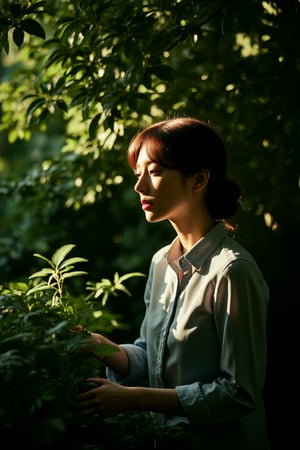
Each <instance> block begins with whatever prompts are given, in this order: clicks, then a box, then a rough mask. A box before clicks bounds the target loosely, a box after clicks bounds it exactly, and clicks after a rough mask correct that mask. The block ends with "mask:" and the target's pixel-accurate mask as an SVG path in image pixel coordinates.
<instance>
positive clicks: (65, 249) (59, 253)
mask: <svg viewBox="0 0 300 450" xmlns="http://www.w3.org/2000/svg"><path fill="white" fill-rule="evenodd" d="M74 247H75V244H66V245H63V246H62V247H60V248H59V249H58V250H56V252H54V253H53V255H52V258H51V260H52V262H53V264H54V265H55V266H56V267H58V266H59V265H60V264H61V263H62V261H63V260H64V259H65V257H66V256H67V254H68V253H70V251H71V250H72V249H73V248H74Z"/></svg>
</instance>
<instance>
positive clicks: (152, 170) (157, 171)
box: [135, 169, 161, 178]
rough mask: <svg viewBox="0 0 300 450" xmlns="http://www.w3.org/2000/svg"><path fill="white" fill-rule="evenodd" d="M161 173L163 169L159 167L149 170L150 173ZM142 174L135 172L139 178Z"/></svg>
mask: <svg viewBox="0 0 300 450" xmlns="http://www.w3.org/2000/svg"><path fill="white" fill-rule="evenodd" d="M160 173H161V171H160V170H159V169H151V170H149V174H150V175H159V174H160ZM140 175H141V174H140V173H136V174H135V176H136V178H139V177H140Z"/></svg>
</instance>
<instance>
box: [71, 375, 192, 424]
mask: <svg viewBox="0 0 300 450" xmlns="http://www.w3.org/2000/svg"><path fill="white" fill-rule="evenodd" d="M88 381H91V382H93V383H96V384H98V386H97V387H95V388H93V389H91V390H89V391H87V392H85V393H83V394H80V395H79V397H78V400H79V402H80V406H81V408H82V414H83V415H91V414H97V413H98V414H101V415H102V417H110V416H113V415H116V414H119V413H121V412H124V411H133V410H140V411H152V412H158V413H164V414H171V415H176V416H184V415H185V414H184V411H183V409H182V406H181V404H180V402H179V399H178V396H177V393H176V390H175V389H160V388H148V387H128V386H122V385H119V384H117V383H114V382H112V381H109V380H107V379H105V378H89V379H88Z"/></svg>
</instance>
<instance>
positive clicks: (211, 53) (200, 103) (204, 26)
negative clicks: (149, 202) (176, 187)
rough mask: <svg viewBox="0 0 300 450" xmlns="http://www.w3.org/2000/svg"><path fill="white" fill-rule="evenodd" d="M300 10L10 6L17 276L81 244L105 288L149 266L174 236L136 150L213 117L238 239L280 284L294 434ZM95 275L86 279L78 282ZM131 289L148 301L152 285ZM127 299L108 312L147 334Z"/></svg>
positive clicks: (291, 6)
mask: <svg viewBox="0 0 300 450" xmlns="http://www.w3.org/2000/svg"><path fill="white" fill-rule="evenodd" d="M299 14H300V8H299V0H284V1H283V0H272V1H271V0H244V1H238V0H227V1H226V0H201V2H199V1H198V0H153V1H151V2H149V1H148V0H128V1H126V2H124V1H122V0H98V1H97V2H91V1H90V0H72V1H71V0H45V1H38V0H2V1H1V8H0V52H1V53H0V54H1V59H0V103H1V111H0V115H1V121H0V148H1V150H0V175H1V176H0V200H1V201H0V270H1V278H2V281H3V282H4V281H6V282H13V281H16V282H20V280H21V282H25V283H26V277H25V275H24V268H26V270H28V269H29V271H30V272H31V273H32V272H35V271H37V270H38V264H37V263H36V261H38V262H39V258H38V259H34V260H32V258H31V256H32V253H33V252H34V251H35V252H37V253H39V254H45V253H48V252H49V249H51V248H59V247H61V246H62V245H63V243H65V242H76V246H77V248H78V249H79V251H80V252H82V254H83V252H84V254H86V255H87V256H88V258H87V259H88V261H87V262H86V265H87V266H88V273H90V274H91V275H92V276H91V278H92V279H99V278H100V281H99V282H98V283H100V284H98V287H97V283H94V284H92V285H90V287H91V288H94V289H95V291H94V292H99V293H101V295H102V290H103V293H104V292H105V289H106V288H108V289H110V282H109V281H107V280H110V279H113V277H114V274H118V273H121V272H123V273H124V272H132V273H134V272H136V271H137V270H138V271H139V270H141V271H146V270H147V268H148V265H149V260H150V258H151V255H152V253H153V251H154V250H156V249H157V248H158V247H160V246H161V245H162V244H164V243H166V242H169V241H170V240H171V239H172V236H173V235H172V231H171V230H170V229H169V227H168V226H167V225H165V224H151V225H149V224H147V223H145V221H144V216H143V213H142V212H141V211H140V210H139V209H138V207H137V206H138V201H137V198H136V196H135V194H134V192H133V189H132V185H133V182H134V181H133V177H132V174H131V171H130V169H129V168H128V166H127V163H126V149H127V146H128V143H129V141H130V139H131V138H132V136H133V135H134V134H135V133H136V132H137V131H138V130H139V129H140V128H142V127H144V126H145V125H148V124H150V123H152V122H154V121H156V120H160V119H162V118H165V117H166V116H174V115H179V114H188V115H193V116H196V117H200V118H203V119H205V120H207V121H210V122H211V123H212V124H213V125H214V126H215V127H216V130H217V131H218V132H219V133H220V134H221V136H222V137H223V139H224V141H225V143H226V145H227V148H228V174H229V176H230V177H231V178H233V179H235V180H236V181H237V182H239V183H240V185H241V188H242V195H243V208H242V209H241V211H240V212H239V214H238V215H237V217H236V219H235V220H236V223H237V224H238V233H237V238H238V239H239V240H240V241H241V243H243V244H245V245H246V246H247V247H248V248H249V250H250V251H251V252H252V253H254V256H256V258H257V260H258V262H259V264H260V266H261V268H262V271H263V273H264V274H265V277H266V279H267V281H268V283H269V285H270V292H271V302H270V319H269V323H268V326H269V329H268V333H269V336H270V339H269V349H270V350H269V361H270V362H269V366H270V367H268V371H269V373H270V375H269V378H271V383H267V396H268V399H269V405H270V406H269V411H270V415H271V416H272V420H273V422H272V426H271V428H272V433H274V432H275V430H276V432H279V430H280V429H281V428H282V427H281V423H278V426H277V422H278V421H279V419H278V418H279V417H281V415H282V414H281V411H279V412H275V411H276V409H277V411H278V409H283V410H286V409H289V406H288V405H285V403H284V402H285V401H286V400H285V399H283V398H282V399H281V400H280V402H281V404H282V403H283V405H282V406H280V405H279V404H278V402H276V404H274V403H273V402H274V400H273V399H274V398H275V397H276V394H275V393H276V391H277V390H279V389H280V387H281V386H282V385H285V384H286V382H289V378H288V375H287V374H288V373H290V372H293V371H294V370H296V369H294V367H291V365H292V364H293V362H291V361H290V358H289V357H288V356H287V354H286V352H284V351H282V352H281V357H280V360H281V366H282V367H285V368H286V369H285V370H283V371H280V370H278V348H287V347H290V343H291V342H296V341H297V337H296V336H293V333H295V330H296V329H297V324H296V323H295V324H294V325H293V324H291V322H289V323H288V324H286V325H284V324H283V323H282V320H281V318H282V299H284V301H285V306H284V307H285V309H286V310H287V311H295V309H297V306H296V305H295V300H294V298H295V297H294V292H295V291H296V290H297V285H296V280H297V276H298V273H297V270H298V269H297V265H296V264H291V263H289V262H290V261H293V260H294V259H295V255H297V254H298V253H299V250H300V249H299V242H298V241H297V239H295V236H297V231H298V229H299V222H300V208H299V163H300V161H299V158H300V153H299V151H298V145H299V124H298V117H299V105H300V102H299V99H300V98H299V97H300V88H299V82H298V80H299V70H300V66H299V45H298V42H299V33H300V27H299V23H300V20H299ZM283 262H284V263H283ZM285 262H288V263H286V264H285ZM99 274H100V277H99ZM117 276H118V275H117ZM81 278H83V277H75V278H73V279H72V281H74V283H75V285H76V287H77V288H79V287H80V286H81V283H82V282H81ZM30 281H31V282H32V281H33V280H30ZM69 281H71V280H69ZM101 283H102V284H101ZM128 283H129V284H130V286H131V287H133V288H134V289H135V293H136V295H135V298H142V295H143V288H144V283H143V278H139V279H138V280H136V279H135V277H133V278H132V279H130V280H128ZM91 292H92V293H93V291H90V292H89V293H91ZM116 293H118V294H119V295H122V294H125V299H124V302H123V301H122V302H121V304H118V305H117V306H115V303H113V302H112V303H109V304H108V305H107V306H108V309H109V310H110V313H111V314H112V316H113V315H114V313H116V312H117V313H118V314H120V315H122V314H128V315H129V317H130V320H127V321H125V322H126V326H127V328H126V332H128V333H129V334H132V335H135V334H136V332H137V329H138V325H139V322H140V318H141V316H142V313H143V302H142V301H137V302H134V301H131V302H130V303H129V302H128V303H126V299H127V297H128V295H127V294H126V293H125V292H122V291H119V290H117V291H116ZM21 297H22V296H21ZM17 298H19V297H17ZM102 298H104V297H102ZM102 306H103V305H102ZM107 313H108V311H107ZM296 317H297V314H293V318H290V320H296V319H295V318H296ZM278 330H281V332H280V333H278ZM115 331H116V329H115V330H114V332H115ZM119 331H120V329H118V332H119ZM283 339H284V340H285V341H286V343H284V342H283ZM296 352H297V349H295V354H296ZM292 353H293V352H292ZM288 367H290V370H288V369H287V368H288ZM283 372H284V373H283ZM269 390H270V392H269ZM273 390H274V392H275V393H274V392H273ZM276 398H277V397H276ZM285 438H286V436H285ZM277 440H278V439H276V438H275V439H274V442H275V443H276V442H277Z"/></svg>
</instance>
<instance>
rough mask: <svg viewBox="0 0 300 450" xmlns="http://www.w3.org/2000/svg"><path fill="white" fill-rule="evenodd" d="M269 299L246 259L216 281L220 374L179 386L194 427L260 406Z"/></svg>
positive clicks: (230, 267)
mask: <svg viewBox="0 0 300 450" xmlns="http://www.w3.org/2000/svg"><path fill="white" fill-rule="evenodd" d="M268 295H269V291H268V287H267V285H266V283H265V281H264V279H263V278H262V276H261V274H260V271H259V269H258V268H257V266H256V264H255V263H253V262H252V261H249V260H247V259H237V260H235V261H234V262H231V263H230V264H229V265H228V266H227V267H226V269H225V270H224V271H223V273H222V276H221V277H220V279H219V280H218V281H217V282H216V286H215V295H214V318H215V325H216V329H217V333H218V338H219V342H220V376H219V377H217V378H216V379H215V380H213V381H212V382H209V383H202V382H201V381H199V382H195V383H192V384H190V385H186V386H177V387H176V391H177V394H178V397H179V400H180V402H181V404H182V406H183V408H184V410H185V413H186V415H187V417H188V420H189V422H190V423H191V424H192V425H195V426H199V423H201V424H202V425H203V426H209V424H210V425H211V426H213V425H214V424H219V423H222V422H224V421H228V420H236V419H238V418H240V417H241V416H242V415H245V414H248V413H250V412H251V411H253V410H254V409H255V408H256V406H257V404H258V402H259V401H260V398H261V394H262V390H263V385H264V380H265V368H266V307H267V302H268Z"/></svg>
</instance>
